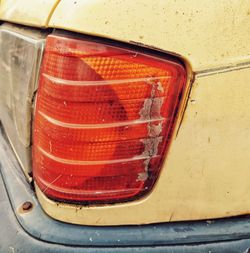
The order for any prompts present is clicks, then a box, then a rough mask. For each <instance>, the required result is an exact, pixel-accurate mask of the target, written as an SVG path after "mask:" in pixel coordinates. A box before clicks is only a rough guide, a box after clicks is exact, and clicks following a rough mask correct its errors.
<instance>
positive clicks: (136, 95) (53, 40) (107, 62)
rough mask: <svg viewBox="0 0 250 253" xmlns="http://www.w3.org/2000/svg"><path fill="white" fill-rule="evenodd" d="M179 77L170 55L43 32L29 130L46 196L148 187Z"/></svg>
mask: <svg viewBox="0 0 250 253" xmlns="http://www.w3.org/2000/svg"><path fill="white" fill-rule="evenodd" d="M185 75H186V74H185V70H184V68H183V67H182V65H181V64H179V63H178V62H176V61H173V60H168V59H162V58H158V57H154V56H150V55H145V54H142V53H138V52H136V51H132V50H127V49H122V48H118V47H113V46H109V45H105V44H100V43H96V42H90V41H84V40H79V39H74V38H66V37H61V36H54V35H50V36H48V38H47V42H46V48H45V54H44V59H43V64H42V70H41V76H40V84H39V90H38V95H37V103H36V110H35V123H34V131H33V143H34V145H33V171H34V178H35V181H36V183H37V185H38V187H39V188H40V189H41V190H42V191H43V192H44V194H45V195H46V196H47V197H49V198H51V199H56V200H61V201H66V202H77V203H111V202H121V201H128V200H131V199H135V198H138V197H139V196H142V195H143V194H146V193H147V192H149V191H150V190H151V189H152V187H153V185H154V183H155V181H156V180H157V177H158V175H159V171H160V167H161V163H162V161H163V158H164V155H165V153H166V150H167V146H168V143H169V139H170V137H171V132H172V128H173V124H174V121H175V115H176V112H177V109H178V106H179V102H180V97H181V94H182V93H183V89H184V86H185Z"/></svg>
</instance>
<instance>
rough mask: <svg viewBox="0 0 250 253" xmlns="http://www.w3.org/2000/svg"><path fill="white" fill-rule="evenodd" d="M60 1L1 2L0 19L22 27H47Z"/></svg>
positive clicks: (18, 0)
mask: <svg viewBox="0 0 250 253" xmlns="http://www.w3.org/2000/svg"><path fill="white" fill-rule="evenodd" d="M59 1H60V0H38V1H37V0H35V1H32V0H25V1H23V0H1V1H0V19H1V20H4V21H9V22H13V23H18V24H22V25H29V26H34V27H47V26H48V22H49V20H50V17H51V14H52V13H53V11H54V9H55V8H56V6H57V4H58V3H59Z"/></svg>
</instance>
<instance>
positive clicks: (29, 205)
mask: <svg viewBox="0 0 250 253" xmlns="http://www.w3.org/2000/svg"><path fill="white" fill-rule="evenodd" d="M32 209H33V204H32V202H30V201H26V202H24V203H23V204H22V205H21V206H20V207H19V208H18V212H19V213H21V214H23V213H28V212H30V211H31V210H32Z"/></svg>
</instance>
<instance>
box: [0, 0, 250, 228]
mask: <svg viewBox="0 0 250 253" xmlns="http://www.w3.org/2000/svg"><path fill="white" fill-rule="evenodd" d="M5 2H11V1H3V5H2V6H1V9H0V10H2V9H4V7H3V6H4V4H5ZM12 2H19V1H12ZM27 2H29V3H30V5H33V6H34V5H36V4H38V2H40V3H41V2H43V1H36V2H35V3H32V2H31V1H27ZM49 2H50V1H49ZM54 2H55V4H56V1H54ZM19 8H20V12H22V7H21V6H19ZM50 10H51V9H50ZM38 11H39V10H36V11H35V10H34V9H33V12H34V13H35V12H38ZM2 13H3V12H2V11H0V15H1V16H0V17H2V19H5V20H8V21H10V22H18V23H21V24H29V25H31V26H41V27H50V28H59V29H64V30H69V31H73V32H74V31H75V32H79V33H82V34H88V35H94V36H99V37H105V38H110V39H114V40H117V41H122V42H129V43H132V44H139V45H142V46H144V47H149V48H155V49H156V50H159V51H163V52H169V53H171V54H175V55H178V56H179V57H180V58H181V59H182V60H183V61H184V62H185V64H186V67H187V70H188V73H189V79H191V78H193V76H194V82H193V84H192V89H191V93H190V94H188V92H187V94H186V100H188V102H187V106H186V107H184V103H183V108H182V112H184V108H185V113H184V114H183V113H180V115H179V120H178V124H177V127H176V129H175V133H174V136H173V139H172V143H171V146H170V149H169V152H168V155H167V158H166V160H165V163H164V165H163V168H162V171H161V175H160V177H159V180H158V181H157V183H156V185H155V187H154V189H153V191H152V192H151V194H149V195H148V196H146V197H145V198H143V199H141V200H138V201H133V202H130V203H123V204H116V205H106V206H93V207H83V206H76V205H69V204H62V203H56V202H54V201H51V200H48V199H47V198H46V197H45V195H43V193H42V192H40V190H39V189H37V195H38V198H39V200H40V202H41V204H42V206H43V208H44V210H45V211H46V212H47V213H48V214H49V215H51V216H52V217H54V218H56V219H59V220H64V221H67V222H72V223H78V224H86V225H120V224H147V223H154V222H164V221H180V220H198V219H212V218H219V217H229V216H235V215H242V214H249V213H250V198H249V194H250V184H249V178H250V170H249V164H250V156H249V151H250V110H249V108H250V99H249V97H250V88H249V87H250V85H249V84H250V43H249V41H250V1H249V0H240V1H239V0H233V1H227V0H222V1H215V0H212V1H198V0H192V1H183V0H176V1H174V0H171V1H164V0H157V1H151V0H137V1H134V0H127V1H118V0H91V1H89V0H82V1H77V0H76V1H72V0H62V1H60V2H59V3H58V5H57V7H56V8H55V9H54V11H53V14H52V13H51V12H50V14H48V13H49V11H48V13H47V20H46V22H45V23H43V25H39V22H38V21H37V20H36V19H35V18H32V17H30V18H29V19H28V17H26V18H25V19H24V20H23V22H22V19H18V20H17V18H15V17H14V16H13V17H12V18H9V19H6V18H5V16H2ZM32 16H35V14H34V15H33V13H32ZM50 16H51V17H50ZM49 17H50V18H49ZM188 95H189V96H188ZM182 117H183V119H182Z"/></svg>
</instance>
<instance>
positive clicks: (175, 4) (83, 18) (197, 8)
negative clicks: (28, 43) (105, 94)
mask: <svg viewBox="0 0 250 253" xmlns="http://www.w3.org/2000/svg"><path fill="white" fill-rule="evenodd" d="M249 12H250V0H233V1H228V0H221V1H217V0H210V1H199V0H188V1H184V0H168V1H166V0H154V1H152V0H136V1H135V0H126V1H120V0H102V1H100V0H91V1H89V0H81V1H77V0H75V1H72V0H62V1H61V2H60V3H59V5H58V6H57V8H56V10H55V12H54V14H53V16H52V18H51V20H50V22H49V26H50V27H56V28H62V29H66V30H71V31H77V32H80V33H85V34H91V35H97V36H103V37H108V38H112V39H116V40H120V41H124V42H131V41H133V42H137V43H143V44H145V45H147V46H149V47H150V46H153V47H156V48H158V49H160V50H164V51H169V52H172V53H176V54H179V55H181V56H182V57H183V58H184V59H186V61H187V62H189V63H190V65H191V67H192V69H193V71H200V70H204V69H208V68H213V67H220V66H224V65H229V64H231V63H235V62H244V61H245V60H247V59H249V57H250V43H249V41H250V15H249Z"/></svg>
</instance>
